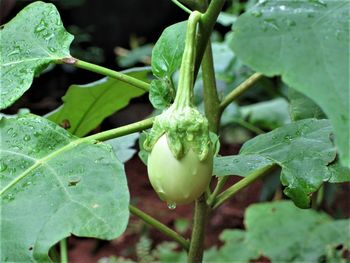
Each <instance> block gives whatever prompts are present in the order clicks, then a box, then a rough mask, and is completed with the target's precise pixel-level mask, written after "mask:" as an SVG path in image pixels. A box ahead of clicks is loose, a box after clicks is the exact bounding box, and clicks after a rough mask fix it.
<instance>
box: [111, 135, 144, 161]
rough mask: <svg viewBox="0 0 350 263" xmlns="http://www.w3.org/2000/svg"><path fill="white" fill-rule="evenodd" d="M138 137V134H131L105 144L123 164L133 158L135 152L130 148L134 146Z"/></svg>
mask: <svg viewBox="0 0 350 263" xmlns="http://www.w3.org/2000/svg"><path fill="white" fill-rule="evenodd" d="M139 135H140V134H139V133H132V134H128V135H125V136H122V137H118V138H114V139H111V140H108V141H106V143H107V144H109V145H111V146H112V148H113V150H114V153H115V155H116V156H117V157H118V159H119V160H120V161H121V162H122V163H125V162H127V161H128V160H130V159H131V158H132V157H133V156H134V154H135V152H136V150H135V149H133V148H131V147H133V146H134V145H135V142H136V140H137V139H138V138H139Z"/></svg>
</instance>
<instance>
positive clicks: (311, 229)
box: [204, 201, 350, 263]
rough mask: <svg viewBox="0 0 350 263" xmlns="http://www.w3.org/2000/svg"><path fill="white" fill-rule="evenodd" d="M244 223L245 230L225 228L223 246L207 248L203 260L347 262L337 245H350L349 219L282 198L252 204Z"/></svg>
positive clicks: (212, 262)
mask: <svg viewBox="0 0 350 263" xmlns="http://www.w3.org/2000/svg"><path fill="white" fill-rule="evenodd" d="M244 222H245V227H246V231H242V230H236V229H235V230H225V231H224V232H223V233H222V234H221V236H220V239H221V240H222V241H223V242H224V245H223V246H222V247H221V248H220V249H211V250H209V251H206V252H205V255H204V262H210V263H216V262H231V261H232V259H235V262H239V263H243V262H244V263H249V262H251V261H252V260H254V259H255V260H256V259H258V258H259V257H261V256H265V257H267V258H268V259H269V260H270V261H271V262H295V263H299V262H332V261H328V260H334V261H333V262H339V263H341V262H344V263H345V262H346V260H345V258H343V259H342V258H341V253H339V254H340V255H337V250H338V249H337V248H338V247H343V251H346V249H349V248H350V244H349V240H348V231H349V224H350V222H349V220H337V221H332V220H331V219H330V217H329V216H327V215H326V214H323V213H318V212H316V211H314V210H301V209H298V208H297V207H295V206H294V205H293V204H292V203H291V202H286V201H282V202H274V203H262V204H255V205H251V206H250V207H248V209H247V210H246V212H245V220H244ZM281 244H282V245H281ZM340 252H342V251H340ZM324 258H326V259H327V260H326V261H322V259H324ZM337 260H338V261H337Z"/></svg>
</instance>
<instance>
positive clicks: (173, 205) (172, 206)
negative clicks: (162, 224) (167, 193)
mask: <svg viewBox="0 0 350 263" xmlns="http://www.w3.org/2000/svg"><path fill="white" fill-rule="evenodd" d="M167 205H168V208H169V209H170V210H174V209H175V208H176V203H174V202H169V203H167Z"/></svg>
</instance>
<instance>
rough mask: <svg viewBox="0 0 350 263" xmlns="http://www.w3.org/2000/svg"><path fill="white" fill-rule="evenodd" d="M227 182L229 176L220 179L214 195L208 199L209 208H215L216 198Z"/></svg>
mask: <svg viewBox="0 0 350 263" xmlns="http://www.w3.org/2000/svg"><path fill="white" fill-rule="evenodd" d="M227 180H228V176H223V177H219V179H218V182H217V184H216V186H215V189H214V191H213V193H212V194H211V195H210V196H209V197H208V200H207V205H208V206H209V207H212V206H213V204H214V201H215V199H216V197H217V196H218V194H219V193H220V191H221V189H222V188H223V187H224V186H225V184H226V182H227Z"/></svg>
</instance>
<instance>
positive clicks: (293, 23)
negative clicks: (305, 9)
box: [287, 19, 296, 26]
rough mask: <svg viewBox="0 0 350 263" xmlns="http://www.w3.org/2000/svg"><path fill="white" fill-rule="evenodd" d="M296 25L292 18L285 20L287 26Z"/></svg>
mask: <svg viewBox="0 0 350 263" xmlns="http://www.w3.org/2000/svg"><path fill="white" fill-rule="evenodd" d="M295 25H296V23H295V21H293V20H289V19H288V20H287V26H295Z"/></svg>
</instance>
